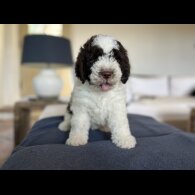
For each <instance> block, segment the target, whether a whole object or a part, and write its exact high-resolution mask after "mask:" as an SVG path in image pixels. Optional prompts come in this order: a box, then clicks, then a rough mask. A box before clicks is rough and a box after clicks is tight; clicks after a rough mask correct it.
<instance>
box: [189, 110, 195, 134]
mask: <svg viewBox="0 0 195 195" xmlns="http://www.w3.org/2000/svg"><path fill="white" fill-rule="evenodd" d="M189 132H191V133H195V108H192V110H191V113H190V120H189Z"/></svg>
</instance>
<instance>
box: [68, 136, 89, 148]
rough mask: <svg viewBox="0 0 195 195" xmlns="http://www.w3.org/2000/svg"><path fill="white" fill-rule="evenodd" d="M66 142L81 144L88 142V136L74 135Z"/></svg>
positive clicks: (73, 144) (72, 144)
mask: <svg viewBox="0 0 195 195" xmlns="http://www.w3.org/2000/svg"><path fill="white" fill-rule="evenodd" d="M66 144H67V145H70V146H80V145H85V144H87V137H85V136H79V135H76V136H72V137H69V138H68V139H67V140H66Z"/></svg>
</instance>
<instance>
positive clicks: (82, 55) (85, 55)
mask: <svg viewBox="0 0 195 195" xmlns="http://www.w3.org/2000/svg"><path fill="white" fill-rule="evenodd" d="M96 36H97V35H95V36H92V37H91V38H90V39H89V40H88V41H87V42H86V43H85V44H84V46H83V47H81V48H80V52H79V54H78V57H77V61H76V66H75V73H76V76H77V77H78V78H79V79H80V80H81V81H82V83H85V81H86V80H88V81H90V79H89V75H90V74H91V67H92V65H93V64H94V63H95V62H96V61H97V59H98V58H99V56H102V55H103V53H104V52H103V50H102V49H101V48H99V47H98V46H92V43H93V40H94V38H95V37H96Z"/></svg>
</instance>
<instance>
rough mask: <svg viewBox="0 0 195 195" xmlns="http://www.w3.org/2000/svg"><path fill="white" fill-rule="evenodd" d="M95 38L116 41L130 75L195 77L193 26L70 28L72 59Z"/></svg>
mask: <svg viewBox="0 0 195 195" xmlns="http://www.w3.org/2000/svg"><path fill="white" fill-rule="evenodd" d="M95 34H109V35H112V36H114V37H116V38H117V39H118V40H119V41H120V42H121V43H122V44H123V45H124V47H125V48H126V49H127V50H128V53H129V58H130V62H131V65H132V73H137V74H139V73H141V74H142V73H146V74H186V75H191V74H194V75H195V25H187V24H179V25H178V24H174V25H173V24H144V25H143V24H73V25H71V39H72V48H73V56H74V59H76V56H77V54H78V51H79V48H80V47H81V46H82V45H83V43H84V42H85V41H86V40H87V39H88V38H90V36H92V35H95Z"/></svg>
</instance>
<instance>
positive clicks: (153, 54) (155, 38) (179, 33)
mask: <svg viewBox="0 0 195 195" xmlns="http://www.w3.org/2000/svg"><path fill="white" fill-rule="evenodd" d="M96 34H106V35H111V36H113V37H115V38H116V39H117V40H119V41H120V42H121V43H122V44H123V45H124V47H125V48H126V49H127V51H128V54H129V59H130V63H131V65H132V76H134V78H135V77H136V75H137V76H138V77H136V78H135V79H140V77H141V79H142V80H139V81H137V80H134V81H132V82H134V83H135V84H134V86H138V87H137V89H138V88H139V87H140V86H141V85H142V86H143V84H140V82H143V83H145V84H146V81H145V80H144V79H147V81H148V79H149V78H150V79H151V77H152V79H153V81H154V80H155V79H156V84H154V82H155V81H154V82H153V81H152V80H149V81H151V82H153V83H152V84H151V85H148V89H149V88H150V89H151V90H150V91H152V90H153V89H154V90H153V91H152V92H151V94H150V92H148V91H147V93H146V94H142V95H148V97H149V96H150V97H151V96H153V97H154V96H157V95H156V93H157V94H158V93H159V91H162V90H163V89H164V88H163V87H162V86H164V84H162V82H164V83H166V86H165V87H166V90H167V91H166V94H163V95H162V94H161V95H160V96H163V97H164V96H166V97H169V96H177V98H178V96H185V97H186V96H188V95H191V94H192V92H193V90H194V89H195V25H194V24H0V165H1V164H2V163H3V162H4V161H5V159H6V158H7V157H8V156H9V154H10V152H11V151H12V149H13V148H14V146H15V145H14V136H15V129H16V126H17V125H18V124H16V123H22V122H18V121H17V120H16V119H17V113H16V110H15V109H16V108H15V107H16V103H17V102H21V103H22V102H25V101H28V100H30V98H33V97H34V98H35V99H36V97H37V95H36V92H35V90H34V88H33V84H32V83H33V78H35V76H36V75H37V74H38V73H39V72H40V70H41V69H42V66H25V65H23V64H22V61H21V58H22V53H23V44H24V38H25V36H26V35H51V36H55V37H64V38H66V39H67V40H68V41H69V42H70V50H71V55H72V64H71V66H61V67H55V70H56V71H57V74H58V75H59V76H60V78H61V79H62V80H63V87H62V89H61V90H60V94H59V98H61V99H63V98H64V99H66V100H67V99H69V97H70V94H71V91H72V89H73V85H74V69H73V67H74V62H75V60H76V57H77V55H78V52H79V49H80V47H81V46H82V45H83V44H84V43H85V42H86V40H87V39H89V38H90V37H91V36H92V35H96ZM32 55H33V52H32ZM162 77H163V79H164V80H162ZM173 77H174V78H176V80H174V82H173V80H171V79H172V78H173ZM159 78H160V79H161V80H159ZM182 79H183V80H182ZM157 80H158V81H159V82H160V83H159V82H157ZM178 86H181V87H182V89H181V88H178ZM189 86H190V88H189ZM174 87H175V88H174ZM144 88H147V86H146V85H144V86H143V88H139V89H140V91H144ZM173 88H174V90H175V91H173ZM130 89H132V86H130ZM130 89H129V90H130ZM186 89H187V90H186ZM155 90H156V91H158V92H156V91H155ZM179 90H180V91H179ZM182 90H183V91H182ZM154 91H155V92H154ZM177 92H181V93H179V95H178V93H177ZM132 93H133V91H129V94H128V95H129V101H130V102H132V101H133V99H132ZM136 93H137V94H136V95H140V92H136ZM174 94H175V95H174ZM134 98H135V96H134ZM134 100H135V99H134ZM147 100H148V99H147ZM42 101H44V100H42ZM55 101H56V100H55ZM171 101H172V103H173V102H175V99H174V101H173V100H171ZM181 102H182V103H183V102H184V101H183V100H180V103H181ZM190 102H192V100H190ZM161 103H162V102H161ZM172 103H171V104H172ZM193 103H194V101H193ZM162 104H163V106H162ZM162 104H161V107H164V105H167V104H168V105H169V102H168V101H167V100H166V102H163V103H162ZM45 105H46V104H44V106H45ZM151 105H154V102H151ZM151 105H148V104H147V109H146V110H140V107H139V109H137V107H136V106H135V107H131V108H130V110H133V111H134V110H139V113H141V114H146V113H147V112H148V109H149V110H150V111H151V109H153V108H152V107H151ZM158 105H159V102H158ZM185 105H187V107H186V106H185V107H184V106H183V105H181V104H180V107H179V110H181V112H182V114H183V115H184V114H185V117H186V118H185V120H190V116H191V115H190V114H191V111H192V107H193V106H194V105H193V106H192V105H191V104H190V106H189V104H185ZM30 106H32V105H30ZM44 106H41V107H40V109H39V111H37V110H36V111H34V114H33V112H32V113H31V117H32V121H33V122H35V121H36V120H37V119H38V117H39V115H40V113H41V112H42V111H43V109H44ZM139 106H140V105H139ZM182 106H183V107H182ZM141 107H142V108H143V107H144V106H143V102H142V104H141ZM175 108H176V109H177V107H175ZM175 108H174V109H175ZM187 108H188V110H187V111H186V110H185V109H187ZM155 109H156V108H155ZM182 110H184V113H183V111H182ZM133 111H132V113H136V112H133ZM153 111H154V110H152V111H151V113H152V112H153ZM166 111H167V110H166ZM17 112H18V110H17ZM153 113H155V114H156V110H155V112H153ZM167 113H168V114H167ZM169 113H170V112H168V111H167V112H166V113H165V115H166V116H167V117H169V118H170V115H169ZM186 113H187V114H186ZM183 115H182V116H183ZM152 116H154V117H155V116H157V117H156V118H157V119H159V120H160V119H162V118H160V117H159V115H158V114H157V115H154V114H153V115H152ZM178 120H179V121H182V120H183V118H182V119H181V117H180V118H179V119H178ZM33 122H32V123H31V125H32V124H33ZM182 124H183V122H182ZM29 128H30V127H29ZM181 128H183V129H185V127H183V126H181ZM186 129H187V127H186Z"/></svg>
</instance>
